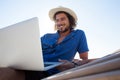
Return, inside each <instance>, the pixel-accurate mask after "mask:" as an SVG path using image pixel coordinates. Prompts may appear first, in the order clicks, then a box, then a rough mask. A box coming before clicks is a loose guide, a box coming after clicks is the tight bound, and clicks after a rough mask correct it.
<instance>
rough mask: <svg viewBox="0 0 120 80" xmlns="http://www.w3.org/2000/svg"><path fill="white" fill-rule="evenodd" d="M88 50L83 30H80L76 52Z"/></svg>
mask: <svg viewBox="0 0 120 80" xmlns="http://www.w3.org/2000/svg"><path fill="white" fill-rule="evenodd" d="M87 51H89V49H88V44H87V39H86V35H85V33H84V31H82V32H81V34H80V38H79V44H78V52H79V53H83V52H87Z"/></svg>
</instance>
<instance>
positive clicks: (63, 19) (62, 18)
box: [55, 13, 70, 32]
mask: <svg viewBox="0 0 120 80" xmlns="http://www.w3.org/2000/svg"><path fill="white" fill-rule="evenodd" d="M55 25H56V27H57V30H58V31H59V32H66V31H68V30H69V29H70V28H69V25H70V24H69V19H68V17H67V16H66V14H65V13H59V14H57V15H56V17H55Z"/></svg>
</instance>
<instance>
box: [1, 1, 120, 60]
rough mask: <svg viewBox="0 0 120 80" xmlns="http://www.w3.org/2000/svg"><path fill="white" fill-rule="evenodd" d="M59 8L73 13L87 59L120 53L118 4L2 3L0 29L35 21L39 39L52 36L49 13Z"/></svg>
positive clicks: (52, 30)
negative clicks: (38, 24) (87, 55)
mask: <svg viewBox="0 0 120 80" xmlns="http://www.w3.org/2000/svg"><path fill="white" fill-rule="evenodd" d="M58 6H64V7H68V8H71V9H73V10H74V11H75V12H76V14H77V16H78V25H77V29H82V30H84V31H85V33H86V37H87V41H88V45H89V49H90V51H89V58H99V57H103V56H105V55H107V54H110V53H112V52H114V51H115V50H117V49H120V0H1V1H0V28H2V27H6V26H8V25H12V24H15V23H17V22H20V21H23V20H26V19H29V18H32V17H38V18H39V23H40V36H42V35H44V34H45V33H51V32H54V22H52V21H51V20H50V19H49V16H48V12H49V10H50V9H52V8H54V7H58ZM76 58H78V56H76Z"/></svg>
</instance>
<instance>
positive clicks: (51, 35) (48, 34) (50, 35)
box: [42, 33, 57, 38]
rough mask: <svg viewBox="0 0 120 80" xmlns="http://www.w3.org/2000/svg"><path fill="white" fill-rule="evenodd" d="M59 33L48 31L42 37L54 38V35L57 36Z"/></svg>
mask: <svg viewBox="0 0 120 80" xmlns="http://www.w3.org/2000/svg"><path fill="white" fill-rule="evenodd" d="M56 36H57V33H46V34H45V35H43V36H42V38H43V37H44V38H52V37H56Z"/></svg>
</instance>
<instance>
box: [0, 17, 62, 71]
mask: <svg viewBox="0 0 120 80" xmlns="http://www.w3.org/2000/svg"><path fill="white" fill-rule="evenodd" d="M45 64H46V65H47V66H45ZM61 64H62V63H60V62H43V54H42V46H41V40H40V32H39V21H38V18H37V17H34V18H31V19H29V20H25V21H22V22H19V23H16V24H13V25H10V26H8V27H4V28H2V29H0V67H10V68H15V69H21V70H34V71H45V70H49V69H51V68H54V67H56V66H58V65H61Z"/></svg>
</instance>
